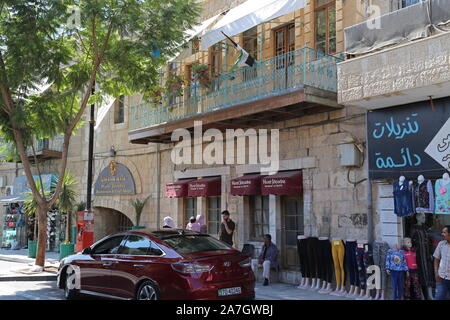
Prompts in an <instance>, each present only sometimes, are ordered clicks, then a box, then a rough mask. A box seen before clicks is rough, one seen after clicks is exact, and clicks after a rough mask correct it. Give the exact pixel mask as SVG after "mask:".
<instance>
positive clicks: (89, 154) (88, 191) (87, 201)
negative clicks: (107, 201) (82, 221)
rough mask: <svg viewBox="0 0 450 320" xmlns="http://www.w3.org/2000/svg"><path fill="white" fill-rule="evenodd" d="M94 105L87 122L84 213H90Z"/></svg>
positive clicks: (93, 92)
mask: <svg viewBox="0 0 450 320" xmlns="http://www.w3.org/2000/svg"><path fill="white" fill-rule="evenodd" d="M91 93H92V94H95V82H94V85H93V87H92V92H91ZM94 112H95V104H91V118H90V120H89V149H88V150H89V151H88V176H87V197H86V211H88V212H90V211H91V209H92V165H93V158H94V126H95V120H94V117H95V114H94Z"/></svg>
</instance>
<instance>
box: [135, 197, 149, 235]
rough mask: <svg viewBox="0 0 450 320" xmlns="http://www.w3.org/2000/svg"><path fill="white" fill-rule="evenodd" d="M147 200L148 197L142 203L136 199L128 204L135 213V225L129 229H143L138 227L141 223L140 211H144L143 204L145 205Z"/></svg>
mask: <svg viewBox="0 0 450 320" xmlns="http://www.w3.org/2000/svg"><path fill="white" fill-rule="evenodd" d="M148 199H150V196H148V197H147V198H145V199H144V200H143V201H141V199H139V198H137V199H135V200H130V204H131V205H132V206H133V208H134V211H135V213H136V225H135V226H134V227H132V228H131V229H143V228H145V227H143V226H140V225H139V223H140V222H141V214H142V210H144V207H145V204H146V203H147V201H148Z"/></svg>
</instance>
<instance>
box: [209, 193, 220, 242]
mask: <svg viewBox="0 0 450 320" xmlns="http://www.w3.org/2000/svg"><path fill="white" fill-rule="evenodd" d="M212 198H214V199H217V201H218V203H217V208H214V209H213V208H211V206H210V203H211V200H212ZM221 202H222V196H214V197H207V199H206V219H205V220H206V225H207V227H208V234H211V235H216V236H220V223H221ZM210 210H217V212H218V215H217V217H218V220H217V233H212V232H211V230H213V229H212V228H211V226H210V223H214V222H216V221H215V220H213V221H211V220H210V219H209V215H210Z"/></svg>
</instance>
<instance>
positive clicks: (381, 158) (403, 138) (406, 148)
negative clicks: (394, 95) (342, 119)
mask: <svg viewBox="0 0 450 320" xmlns="http://www.w3.org/2000/svg"><path fill="white" fill-rule="evenodd" d="M433 104H434V110H433V108H432V106H431V104H430V101H423V102H417V103H413V104H408V105H403V106H398V107H391V108H387V109H381V110H376V111H371V112H369V113H368V125H367V130H368V132H367V136H368V140H369V141H368V147H369V156H368V158H369V173H370V177H371V178H372V179H386V178H397V177H398V176H400V175H404V176H405V177H408V178H416V177H417V176H418V175H419V174H423V175H424V176H425V177H428V178H432V177H438V176H441V175H442V173H443V172H445V169H446V168H447V167H446V166H445V167H444V166H443V165H442V163H444V162H441V161H438V157H442V158H445V156H446V155H443V154H442V155H434V154H431V153H430V147H429V146H430V144H431V143H432V141H434V142H433V143H435V144H436V145H437V146H438V145H439V146H442V145H443V144H445V141H437V139H439V138H440V137H441V136H442V137H444V133H443V131H445V127H446V126H445V125H446V123H447V120H448V119H449V118H450V98H444V99H439V100H435V101H433ZM438 133H440V134H438ZM449 134H450V132H449ZM446 137H447V135H445V138H446ZM449 143H450V140H449ZM441 149H442V148H441ZM449 150H450V148H449ZM449 153H450V152H449ZM449 160H450V154H449ZM449 163H450V162H449ZM447 169H448V168H447Z"/></svg>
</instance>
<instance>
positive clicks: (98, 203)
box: [93, 197, 134, 221]
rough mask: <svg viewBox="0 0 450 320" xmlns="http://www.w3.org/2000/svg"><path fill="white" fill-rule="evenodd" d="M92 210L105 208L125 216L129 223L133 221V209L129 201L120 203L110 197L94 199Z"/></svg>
mask: <svg viewBox="0 0 450 320" xmlns="http://www.w3.org/2000/svg"><path fill="white" fill-rule="evenodd" d="M93 207H94V209H96V208H105V209H113V210H115V211H118V212H120V213H122V214H123V215H125V216H126V217H127V218H128V219H130V220H131V221H134V209H133V207H132V205H131V204H130V202H129V201H123V200H122V201H120V200H119V199H114V198H111V197H95V200H94V205H93Z"/></svg>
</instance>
